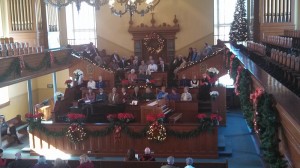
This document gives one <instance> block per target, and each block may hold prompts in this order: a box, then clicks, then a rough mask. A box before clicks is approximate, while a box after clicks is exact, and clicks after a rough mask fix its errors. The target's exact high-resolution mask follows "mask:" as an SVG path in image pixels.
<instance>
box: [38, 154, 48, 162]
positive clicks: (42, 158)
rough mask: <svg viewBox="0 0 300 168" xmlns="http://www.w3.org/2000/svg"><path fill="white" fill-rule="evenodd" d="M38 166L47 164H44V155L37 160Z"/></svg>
mask: <svg viewBox="0 0 300 168" xmlns="http://www.w3.org/2000/svg"><path fill="white" fill-rule="evenodd" d="M38 164H47V162H46V157H45V156H44V155H41V156H40V157H39V158H38Z"/></svg>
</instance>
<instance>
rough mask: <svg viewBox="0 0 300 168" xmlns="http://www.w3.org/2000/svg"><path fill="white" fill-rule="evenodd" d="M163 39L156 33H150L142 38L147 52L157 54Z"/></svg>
mask: <svg viewBox="0 0 300 168" xmlns="http://www.w3.org/2000/svg"><path fill="white" fill-rule="evenodd" d="M164 42H165V40H164V39H163V38H162V37H161V36H160V35H159V34H157V33H151V34H149V35H146V37H145V38H144V45H145V46H146V49H147V51H148V52H149V53H156V54H159V53H160V52H161V51H162V50H163V48H164V47H165V44H164Z"/></svg>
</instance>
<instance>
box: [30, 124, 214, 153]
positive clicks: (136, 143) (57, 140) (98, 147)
mask: <svg viewBox="0 0 300 168" xmlns="http://www.w3.org/2000/svg"><path fill="white" fill-rule="evenodd" d="M44 126H45V127H46V128H47V129H49V130H51V131H61V130H62V129H63V128H66V127H68V126H69V124H58V123H57V124H55V125H54V124H49V125H44ZM107 126H108V124H85V125H84V127H85V128H86V129H88V130H90V131H96V130H103V129H104V128H105V127H107ZM145 126H146V125H140V124H129V128H130V129H131V130H133V131H140V130H142V129H143V128H144V127H145ZM198 126H199V125H197V124H195V125H194V124H177V125H166V128H167V129H172V130H176V131H181V132H184V131H191V130H194V129H196V128H197V127H198ZM29 141H30V149H31V152H32V153H34V151H39V152H50V151H49V149H50V145H52V146H53V147H54V148H56V149H57V150H60V151H64V152H65V153H69V154H73V155H81V154H82V153H88V151H89V152H90V153H91V154H92V155H94V156H124V154H126V152H127V150H128V149H129V148H134V149H135V150H136V153H139V154H142V153H143V151H144V149H145V147H146V146H148V147H150V149H151V150H152V151H153V152H154V154H155V156H157V157H167V156H170V155H172V156H174V157H186V156H190V157H197V158H211V159H212V158H217V157H218V147H217V144H218V129H217V128H214V129H212V130H211V131H207V132H203V133H201V134H200V135H198V136H196V137H193V138H189V139H179V138H175V137H173V136H167V139H166V140H165V141H163V142H161V143H157V142H153V141H149V140H147V138H141V139H132V138H130V137H129V136H127V135H126V134H123V133H122V134H121V139H120V141H119V142H115V141H114V134H113V133H112V134H109V135H107V136H103V137H89V138H88V139H87V140H86V141H84V142H83V143H79V144H73V143H71V142H70V141H69V140H68V139H67V137H65V136H64V137H52V136H45V133H44V132H38V131H32V132H30V136H29ZM43 141H44V143H43ZM187 142H188V143H187ZM182 144H185V145H182Z"/></svg>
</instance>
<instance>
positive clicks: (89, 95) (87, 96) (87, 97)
mask: <svg viewBox="0 0 300 168" xmlns="http://www.w3.org/2000/svg"><path fill="white" fill-rule="evenodd" d="M95 98H96V96H95V93H94V92H93V89H92V88H89V91H88V93H87V94H85V98H84V101H85V102H94V101H95Z"/></svg>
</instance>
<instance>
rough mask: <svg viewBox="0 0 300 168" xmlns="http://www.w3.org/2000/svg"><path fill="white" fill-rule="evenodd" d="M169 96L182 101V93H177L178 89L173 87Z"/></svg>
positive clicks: (172, 99) (169, 98)
mask: <svg viewBox="0 0 300 168" xmlns="http://www.w3.org/2000/svg"><path fill="white" fill-rule="evenodd" d="M167 97H168V100H170V101H180V98H181V95H180V94H179V93H177V89H176V88H175V87H173V88H172V91H171V93H170V94H168V96H167Z"/></svg>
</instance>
